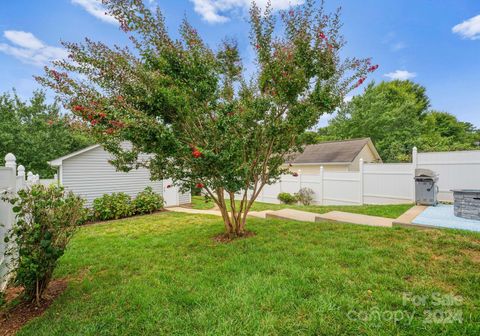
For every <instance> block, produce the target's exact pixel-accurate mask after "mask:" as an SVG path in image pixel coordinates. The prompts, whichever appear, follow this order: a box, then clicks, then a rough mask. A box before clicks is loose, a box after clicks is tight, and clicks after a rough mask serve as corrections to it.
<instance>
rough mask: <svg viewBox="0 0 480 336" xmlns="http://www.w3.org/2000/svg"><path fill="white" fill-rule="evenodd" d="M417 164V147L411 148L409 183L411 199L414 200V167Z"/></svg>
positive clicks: (415, 167)
mask: <svg viewBox="0 0 480 336" xmlns="http://www.w3.org/2000/svg"><path fill="white" fill-rule="evenodd" d="M417 166H418V150H417V147H413V148H412V179H411V180H410V183H411V184H412V201H413V202H415V200H416V199H415V182H414V181H415V169H417Z"/></svg>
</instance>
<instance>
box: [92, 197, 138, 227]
mask: <svg viewBox="0 0 480 336" xmlns="http://www.w3.org/2000/svg"><path fill="white" fill-rule="evenodd" d="M92 211H93V215H92V217H93V219H95V220H109V219H119V218H124V217H129V216H132V215H133V214H134V213H135V209H134V207H133V203H132V199H131V198H130V196H128V195H127V194H125V193H123V192H119V193H113V194H105V195H103V196H102V197H99V198H97V199H95V200H94V201H93V209H92Z"/></svg>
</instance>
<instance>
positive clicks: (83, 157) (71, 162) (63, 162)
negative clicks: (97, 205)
mask: <svg viewBox="0 0 480 336" xmlns="http://www.w3.org/2000/svg"><path fill="white" fill-rule="evenodd" d="M112 158H113V157H112V155H111V154H110V153H109V152H107V151H106V150H105V149H104V148H103V147H102V146H101V145H93V146H90V147H87V148H84V149H82V150H79V151H77V152H74V153H71V154H68V155H65V156H62V157H60V158H58V159H55V160H52V161H50V162H49V164H50V165H51V166H52V167H55V168H57V178H58V183H59V184H60V185H62V186H64V187H65V189H66V190H69V191H72V192H74V193H75V194H77V195H79V196H81V197H83V198H84V199H85V200H86V205H87V207H88V206H91V205H92V203H93V200H94V199H95V198H98V197H101V196H102V195H104V194H111V193H114V192H124V193H126V194H127V195H129V196H131V197H132V198H134V197H135V196H136V195H137V194H138V193H139V192H141V191H143V190H144V189H145V188H146V187H152V189H153V190H154V191H155V192H157V193H159V194H161V195H162V196H163V198H164V200H165V205H166V206H177V205H180V204H187V203H191V197H190V193H189V192H187V193H181V192H180V191H179V188H178V187H176V186H174V185H172V183H171V181H169V180H163V181H152V180H151V179H150V171H149V170H148V169H146V168H143V167H141V168H138V169H134V170H131V171H130V172H127V173H125V172H119V171H117V170H116V169H115V167H114V166H113V165H111V164H110V162H109V161H110V160H112Z"/></svg>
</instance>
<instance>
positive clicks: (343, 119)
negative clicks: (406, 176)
mask: <svg viewBox="0 0 480 336" xmlns="http://www.w3.org/2000/svg"><path fill="white" fill-rule="evenodd" d="M429 105H430V103H429V98H428V97H427V95H426V89H425V88H424V87H423V86H421V85H419V84H416V83H413V82H411V81H408V80H407V81H399V80H395V81H391V82H382V83H380V84H378V85H375V83H371V84H369V85H368V86H367V88H366V89H365V91H364V92H363V94H361V95H359V96H355V97H354V98H353V99H352V100H351V101H350V102H349V103H348V104H346V105H345V106H344V107H343V108H341V109H340V110H339V112H338V114H337V115H336V116H335V117H334V118H333V119H332V120H331V121H330V122H329V125H328V126H327V127H326V128H324V129H320V130H319V135H320V138H321V139H329V140H332V139H335V140H336V139H353V138H362V137H370V138H371V139H372V141H373V142H374V143H375V146H376V147H377V149H378V151H379V154H380V156H381V157H382V159H383V160H384V161H386V162H395V161H406V160H409V159H410V153H411V150H412V148H413V147H414V146H417V147H418V149H419V150H421V151H441V150H460V149H470V148H474V142H475V139H476V138H477V139H478V133H476V131H475V128H474V127H473V125H471V124H469V123H464V122H459V121H458V120H457V118H455V117H454V116H452V115H451V114H448V113H446V112H436V111H429V110H428V108H429ZM476 134H477V135H476Z"/></svg>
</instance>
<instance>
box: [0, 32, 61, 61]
mask: <svg viewBox="0 0 480 336" xmlns="http://www.w3.org/2000/svg"><path fill="white" fill-rule="evenodd" d="M3 36H4V37H5V38H6V39H7V40H8V41H10V42H11V44H7V43H0V52H3V53H5V54H7V55H11V56H13V57H15V58H18V59H19V60H20V61H22V62H24V63H27V64H32V65H36V66H43V65H46V64H48V63H49V62H51V61H54V60H57V59H61V58H65V57H67V52H66V51H65V50H64V49H62V48H58V47H52V46H48V45H46V44H45V43H43V42H42V41H40V40H39V39H38V38H36V37H35V35H33V34H32V33H29V32H24V31H17V30H6V31H4V32H3Z"/></svg>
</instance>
